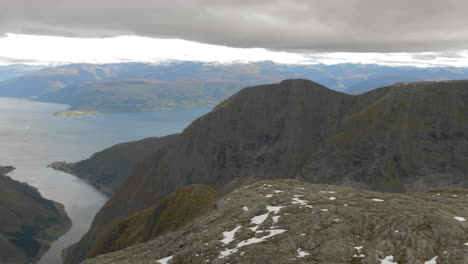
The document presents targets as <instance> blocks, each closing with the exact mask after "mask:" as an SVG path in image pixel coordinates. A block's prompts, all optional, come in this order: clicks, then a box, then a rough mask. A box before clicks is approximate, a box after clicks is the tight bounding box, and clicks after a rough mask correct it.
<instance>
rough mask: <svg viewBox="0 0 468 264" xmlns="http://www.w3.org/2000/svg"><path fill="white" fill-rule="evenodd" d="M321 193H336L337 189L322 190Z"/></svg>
mask: <svg viewBox="0 0 468 264" xmlns="http://www.w3.org/2000/svg"><path fill="white" fill-rule="evenodd" d="M320 192H321V193H336V192H335V191H320Z"/></svg>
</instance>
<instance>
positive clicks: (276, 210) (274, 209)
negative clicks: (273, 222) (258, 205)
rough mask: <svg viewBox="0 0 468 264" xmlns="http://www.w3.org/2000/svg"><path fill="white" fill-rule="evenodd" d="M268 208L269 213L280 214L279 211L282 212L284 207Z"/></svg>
mask: <svg viewBox="0 0 468 264" xmlns="http://www.w3.org/2000/svg"><path fill="white" fill-rule="evenodd" d="M266 208H267V210H268V212H271V213H275V214H277V213H278V212H279V210H281V208H284V206H269V205H267V207H266Z"/></svg>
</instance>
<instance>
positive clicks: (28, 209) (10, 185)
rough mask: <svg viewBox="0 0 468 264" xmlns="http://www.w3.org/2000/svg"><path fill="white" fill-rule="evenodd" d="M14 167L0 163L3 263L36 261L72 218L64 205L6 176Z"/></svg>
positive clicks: (66, 228) (1, 254)
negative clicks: (2, 165) (43, 196)
mask: <svg viewBox="0 0 468 264" xmlns="http://www.w3.org/2000/svg"><path fill="white" fill-rule="evenodd" d="M11 170H13V167H1V166H0V263H2V264H19V263H24V264H26V263H35V262H36V261H38V260H39V258H40V257H41V255H42V254H44V253H45V252H46V251H47V249H48V248H49V246H50V243H52V242H53V241H54V240H56V239H57V238H59V237H60V236H61V235H62V234H63V233H65V232H66V231H67V230H68V229H69V228H70V226H71V221H70V219H69V218H68V217H67V215H66V213H65V210H64V209H63V206H62V205H60V204H58V203H55V202H53V201H49V200H46V199H44V198H42V197H41V195H40V194H39V192H38V191H37V190H36V189H34V188H32V187H30V186H29V185H27V184H24V183H20V182H17V181H14V180H12V179H11V178H10V177H8V176H5V174H6V173H8V172H10V171H11Z"/></svg>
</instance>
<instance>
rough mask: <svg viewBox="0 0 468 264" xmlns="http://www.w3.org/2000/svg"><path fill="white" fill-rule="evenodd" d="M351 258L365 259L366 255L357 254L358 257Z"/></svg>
mask: <svg viewBox="0 0 468 264" xmlns="http://www.w3.org/2000/svg"><path fill="white" fill-rule="evenodd" d="M353 257H354V258H365V257H366V255H364V254H362V253H361V254H359V255H358V254H354V255H353Z"/></svg>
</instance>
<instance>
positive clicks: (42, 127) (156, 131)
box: [0, 98, 209, 264]
mask: <svg viewBox="0 0 468 264" xmlns="http://www.w3.org/2000/svg"><path fill="white" fill-rule="evenodd" d="M66 108H67V106H66V105H59V104H48V103H38V102H30V101H25V100H19V99H12V98H0V165H12V166H15V167H16V170H14V171H13V172H11V173H10V174H9V175H10V176H11V177H12V178H14V179H15V180H19V181H23V182H27V183H28V184H30V185H32V186H34V187H36V188H37V189H38V190H39V191H40V192H41V194H42V195H43V196H44V197H45V198H47V199H51V200H54V201H57V202H60V203H62V204H63V205H64V206H65V209H66V211H67V213H68V215H69V217H70V218H71V219H72V222H73V226H72V228H71V230H70V231H69V232H67V233H66V234H65V235H64V236H62V237H61V238H60V239H59V240H57V241H56V242H54V243H53V244H52V246H51V248H50V250H49V251H48V252H47V253H46V254H45V255H44V256H43V257H42V259H41V261H40V262H39V263H41V264H60V263H62V261H61V257H60V256H61V252H62V250H63V249H64V248H66V247H68V246H69V245H71V244H73V243H76V242H77V241H78V240H79V239H80V238H81V237H82V236H83V235H84V234H85V233H86V231H87V230H88V228H89V226H90V224H91V221H92V219H93V217H94V215H95V214H96V213H97V211H98V210H99V209H100V208H101V207H102V205H103V204H104V203H105V202H106V199H107V198H106V196H104V195H102V194H101V193H99V192H98V191H96V190H95V189H94V188H93V187H91V186H90V185H88V184H87V183H86V182H84V181H83V180H81V179H79V178H77V177H74V176H72V175H69V174H66V173H62V172H57V171H54V170H52V169H50V168H47V165H48V164H50V163H52V162H54V161H68V162H74V161H78V160H82V159H85V158H88V157H89V156H90V155H91V154H92V153H94V152H96V151H99V150H102V149H104V148H107V147H110V146H112V145H114V144H116V143H120V142H126V141H133V140H138V139H142V138H146V137H150V136H163V135H168V134H173V133H177V132H180V131H182V130H183V129H184V128H185V127H186V126H187V125H188V124H190V122H191V121H193V120H194V119H196V118H197V117H199V116H201V115H203V114H205V113H207V112H208V111H209V109H195V110H174V111H161V112H146V113H126V114H109V115H101V116H91V117H55V116H53V113H55V112H58V111H62V110H65V109H66Z"/></svg>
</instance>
